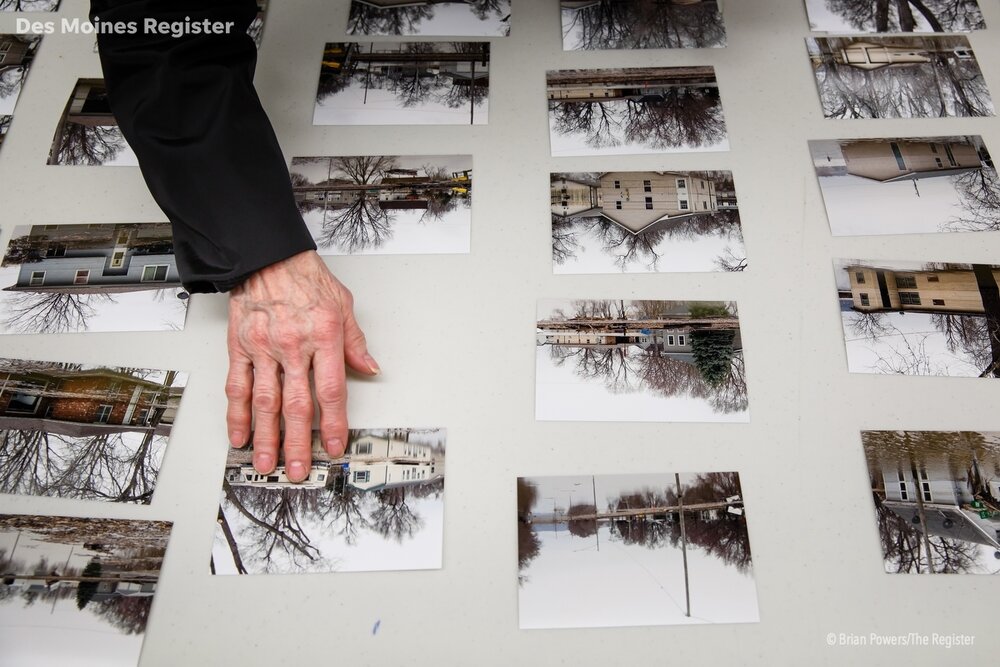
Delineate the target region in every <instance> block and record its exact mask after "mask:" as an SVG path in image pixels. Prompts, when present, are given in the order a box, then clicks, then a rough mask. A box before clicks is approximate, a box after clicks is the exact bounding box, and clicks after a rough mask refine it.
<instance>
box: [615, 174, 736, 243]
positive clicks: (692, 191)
mask: <svg viewBox="0 0 1000 667" xmlns="http://www.w3.org/2000/svg"><path fill="white" fill-rule="evenodd" d="M682 186H683V187H682ZM598 205H599V206H600V207H601V208H602V210H603V211H604V214H605V215H607V216H608V217H609V218H611V219H613V220H614V221H616V222H618V223H619V224H621V225H622V226H623V227H625V228H627V229H629V230H630V231H633V232H639V231H642V230H643V229H644V228H646V227H648V226H649V225H650V224H652V223H653V222H656V221H657V220H659V219H661V218H663V217H666V216H669V217H674V216H678V215H687V214H691V213H709V212H713V211H716V210H718V201H717V198H716V193H715V183H713V182H712V181H710V180H707V179H705V178H700V177H698V176H694V175H691V174H678V173H669V172H666V173H657V172H651V171H647V172H617V171H616V172H609V173H607V174H604V175H603V176H601V187H600V189H599V190H598Z"/></svg>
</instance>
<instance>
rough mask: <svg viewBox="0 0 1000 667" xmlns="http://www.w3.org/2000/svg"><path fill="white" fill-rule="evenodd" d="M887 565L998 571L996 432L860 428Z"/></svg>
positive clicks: (911, 570)
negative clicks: (875, 429) (862, 429)
mask: <svg viewBox="0 0 1000 667" xmlns="http://www.w3.org/2000/svg"><path fill="white" fill-rule="evenodd" d="M861 441H862V445H863V447H864V452H865V459H866V460H867V462H868V473H869V477H870V480H871V485H872V499H873V500H874V502H875V514H876V520H877V522H878V534H879V538H880V540H881V543H882V545H881V546H882V553H883V558H884V565H885V571H886V572H889V573H892V574H942V573H948V574H954V573H959V574H997V573H998V572H1000V433H995V432H980V431H863V432H862V433H861Z"/></svg>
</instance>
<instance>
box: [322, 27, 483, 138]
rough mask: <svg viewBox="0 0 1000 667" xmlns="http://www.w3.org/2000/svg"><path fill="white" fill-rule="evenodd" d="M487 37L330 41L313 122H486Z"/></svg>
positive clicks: (414, 123)
mask: <svg viewBox="0 0 1000 667" xmlns="http://www.w3.org/2000/svg"><path fill="white" fill-rule="evenodd" d="M489 92H490V45H489V43H488V42H363V43H356V42H352V43H331V44H327V45H326V46H325V48H324V50H323V61H322V65H321V67H320V75H319V87H318V89H317V91H316V108H315V111H314V113H313V125H485V124H486V123H487V122H488V120H489Z"/></svg>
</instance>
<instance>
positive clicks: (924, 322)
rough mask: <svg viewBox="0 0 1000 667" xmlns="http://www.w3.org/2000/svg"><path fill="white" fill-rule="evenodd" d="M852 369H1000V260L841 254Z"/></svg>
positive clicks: (975, 372)
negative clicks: (863, 257) (893, 258)
mask: <svg viewBox="0 0 1000 667" xmlns="http://www.w3.org/2000/svg"><path fill="white" fill-rule="evenodd" d="M834 269H835V272H836V280H837V294H838V298H839V300H840V314H841V319H842V322H843V326H844V338H845V341H846V345H847V364H848V369H849V370H850V371H851V372H852V373H878V374H888V375H937V376H950V377H980V378H997V377H1000V287H998V283H1000V266H992V265H989V264H961V263H953V262H952V263H949V262H927V263H919V262H891V261H880V260H858V259H840V260H836V261H835V262H834Z"/></svg>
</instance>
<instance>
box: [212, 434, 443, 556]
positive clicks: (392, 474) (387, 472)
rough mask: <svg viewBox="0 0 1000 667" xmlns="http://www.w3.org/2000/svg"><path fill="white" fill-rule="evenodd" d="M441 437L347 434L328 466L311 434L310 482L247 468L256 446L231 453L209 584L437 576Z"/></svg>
mask: <svg viewBox="0 0 1000 667" xmlns="http://www.w3.org/2000/svg"><path fill="white" fill-rule="evenodd" d="M445 436H446V433H445V430H444V429H440V428H426V429H413V428H398V429H378V430H352V431H351V432H350V434H349V437H348V445H347V451H346V452H345V453H344V455H343V456H342V457H339V458H331V457H330V455H329V454H328V453H327V452H326V450H325V449H324V448H323V445H322V442H321V440H320V434H319V432H318V431H317V432H314V434H313V452H312V458H313V466H312V469H311V470H310V472H309V477H308V478H307V479H306V481H304V482H302V483H297V484H294V483H292V482H290V481H289V480H288V477H287V476H286V474H285V467H284V460H283V459H282V458H280V455H279V461H278V465H277V467H276V468H275V470H274V471H272V472H271V473H270V474H267V475H262V474H260V473H258V472H257V471H256V470H255V469H254V467H253V444H252V443H251V444H250V445H249V446H248V447H245V448H243V449H231V450H230V451H229V455H228V458H227V459H226V471H225V477H224V478H223V482H222V501H221V503H220V506H219V523H218V529H217V530H216V535H215V543H214V546H213V549H212V559H211V570H212V573H213V574H291V573H300V572H371V571H383V570H425V569H438V568H440V567H441V550H442V546H443V540H444V530H443V525H444V524H443V522H444V476H445V474H444V469H445Z"/></svg>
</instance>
